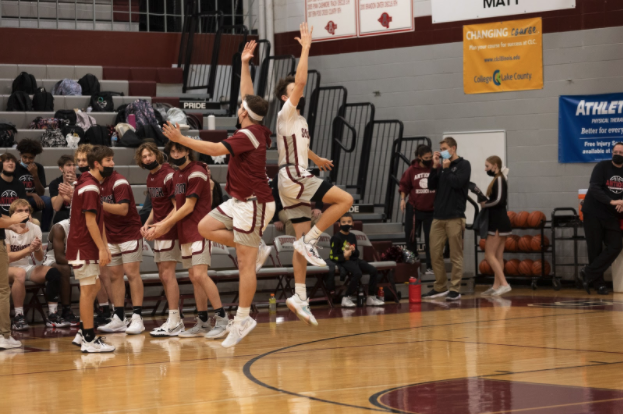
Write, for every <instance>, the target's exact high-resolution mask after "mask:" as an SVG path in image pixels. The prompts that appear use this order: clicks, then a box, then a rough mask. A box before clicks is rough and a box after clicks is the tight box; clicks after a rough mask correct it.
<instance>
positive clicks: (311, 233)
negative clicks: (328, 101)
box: [275, 23, 353, 325]
mask: <svg viewBox="0 0 623 414" xmlns="http://www.w3.org/2000/svg"><path fill="white" fill-rule="evenodd" d="M313 29H314V28H313V27H312V28H311V30H309V29H308V27H307V23H301V25H300V30H301V37H300V38H298V37H297V38H296V40H297V41H298V42H299V43H300V44H301V48H302V49H301V58H300V60H299V64H298V67H297V69H296V76H288V77H287V78H285V79H281V80H280V81H279V83H278V84H277V86H276V88H275V95H276V97H277V99H279V100H280V101H281V102H282V108H281V111H280V112H279V115H278V117H277V148H278V150H279V196H280V198H281V202H282V204H283V209H284V211H285V212H286V214H287V217H288V219H290V221H291V222H292V226H293V227H294V231H295V232H296V239H297V240H296V241H295V242H294V248H295V249H296V251H295V253H294V257H293V258H292V266H293V267H294V281H295V285H294V286H295V294H294V295H293V296H292V297H290V298H288V299H287V300H286V304H287V305H288V308H290V310H291V311H292V312H294V313H296V315H297V316H298V317H299V319H301V320H302V321H305V322H307V323H308V324H311V325H318V322H317V321H316V318H314V315H312V313H311V311H310V310H309V302H308V301H307V287H306V285H305V279H306V276H307V271H306V267H307V262H309V263H310V264H312V265H314V266H326V263H325V261H324V260H322V258H321V257H320V255H319V254H318V250H317V248H316V243H318V238H319V237H320V235H321V234H322V232H324V231H325V230H326V229H328V228H329V227H330V226H332V225H333V223H335V222H336V221H338V220H339V219H340V217H342V216H343V215H344V213H346V212H348V209H349V208H350V207H351V206H352V205H353V197H352V196H351V195H350V194H348V193H347V192H346V191H344V190H341V189H340V188H338V187H335V186H333V185H332V184H330V183H329V182H327V181H324V180H321V179H320V178H318V177H315V176H313V175H312V174H310V173H309V172H308V171H307V167H308V160H311V161H312V162H313V163H314V164H316V165H317V166H318V168H320V169H321V170H323V171H327V170H331V168H333V162H332V161H330V160H327V159H325V158H321V157H319V156H318V155H316V154H314V152H313V151H312V150H311V149H310V148H309V142H310V136H309V127H308V126H307V121H306V120H305V118H304V117H303V116H302V115H301V111H302V110H303V109H304V108H305V97H304V96H303V92H304V90H305V84H306V83H307V62H308V57H309V49H310V47H311V44H312V31H313ZM312 201H314V202H320V201H322V202H323V203H327V204H330V205H331V206H330V207H329V208H328V209H327V210H326V211H325V212H324V213H323V214H322V217H320V220H318V222H317V223H316V225H315V226H314V227H313V228H312V227H311V202H312Z"/></svg>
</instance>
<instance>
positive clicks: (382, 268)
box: [350, 230, 398, 303]
mask: <svg viewBox="0 0 623 414" xmlns="http://www.w3.org/2000/svg"><path fill="white" fill-rule="evenodd" d="M350 232H351V233H353V234H354V235H355V237H356V238H357V247H358V249H359V254H360V257H363V248H364V247H372V251H373V252H374V261H373V262H368V264H370V265H371V266H374V268H376V270H378V272H379V274H380V275H381V280H380V281H379V283H378V287H383V288H387V289H389V291H390V292H391V293H393V294H394V297H395V298H396V303H398V300H397V299H398V295H397V293H396V289H394V285H393V283H392V282H391V278H390V275H391V274H392V272H393V271H394V269H395V268H396V262H394V261H381V260H380V256H379V253H378V252H377V251H376V249H374V246H373V245H372V242H370V239H369V238H368V236H366V234H365V233H364V232H362V231H359V230H351V231H350Z"/></svg>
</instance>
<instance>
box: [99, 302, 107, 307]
mask: <svg viewBox="0 0 623 414" xmlns="http://www.w3.org/2000/svg"><path fill="white" fill-rule="evenodd" d="M100 306H101V307H104V306H109V305H108V302H103V303H100Z"/></svg>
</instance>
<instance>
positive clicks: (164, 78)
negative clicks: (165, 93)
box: [156, 68, 184, 83]
mask: <svg viewBox="0 0 623 414" xmlns="http://www.w3.org/2000/svg"><path fill="white" fill-rule="evenodd" d="M156 82H158V83H184V70H183V69H181V68H158V75H157V77H156Z"/></svg>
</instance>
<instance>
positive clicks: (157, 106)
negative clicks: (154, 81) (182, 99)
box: [151, 102, 173, 122]
mask: <svg viewBox="0 0 623 414" xmlns="http://www.w3.org/2000/svg"><path fill="white" fill-rule="evenodd" d="M151 106H152V107H153V108H154V111H156V112H160V115H162V120H163V121H164V122H166V121H167V120H168V119H169V118H168V115H167V113H168V112H169V110H170V109H171V108H173V105H171V104H168V103H161V102H156V103H152V104H151Z"/></svg>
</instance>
